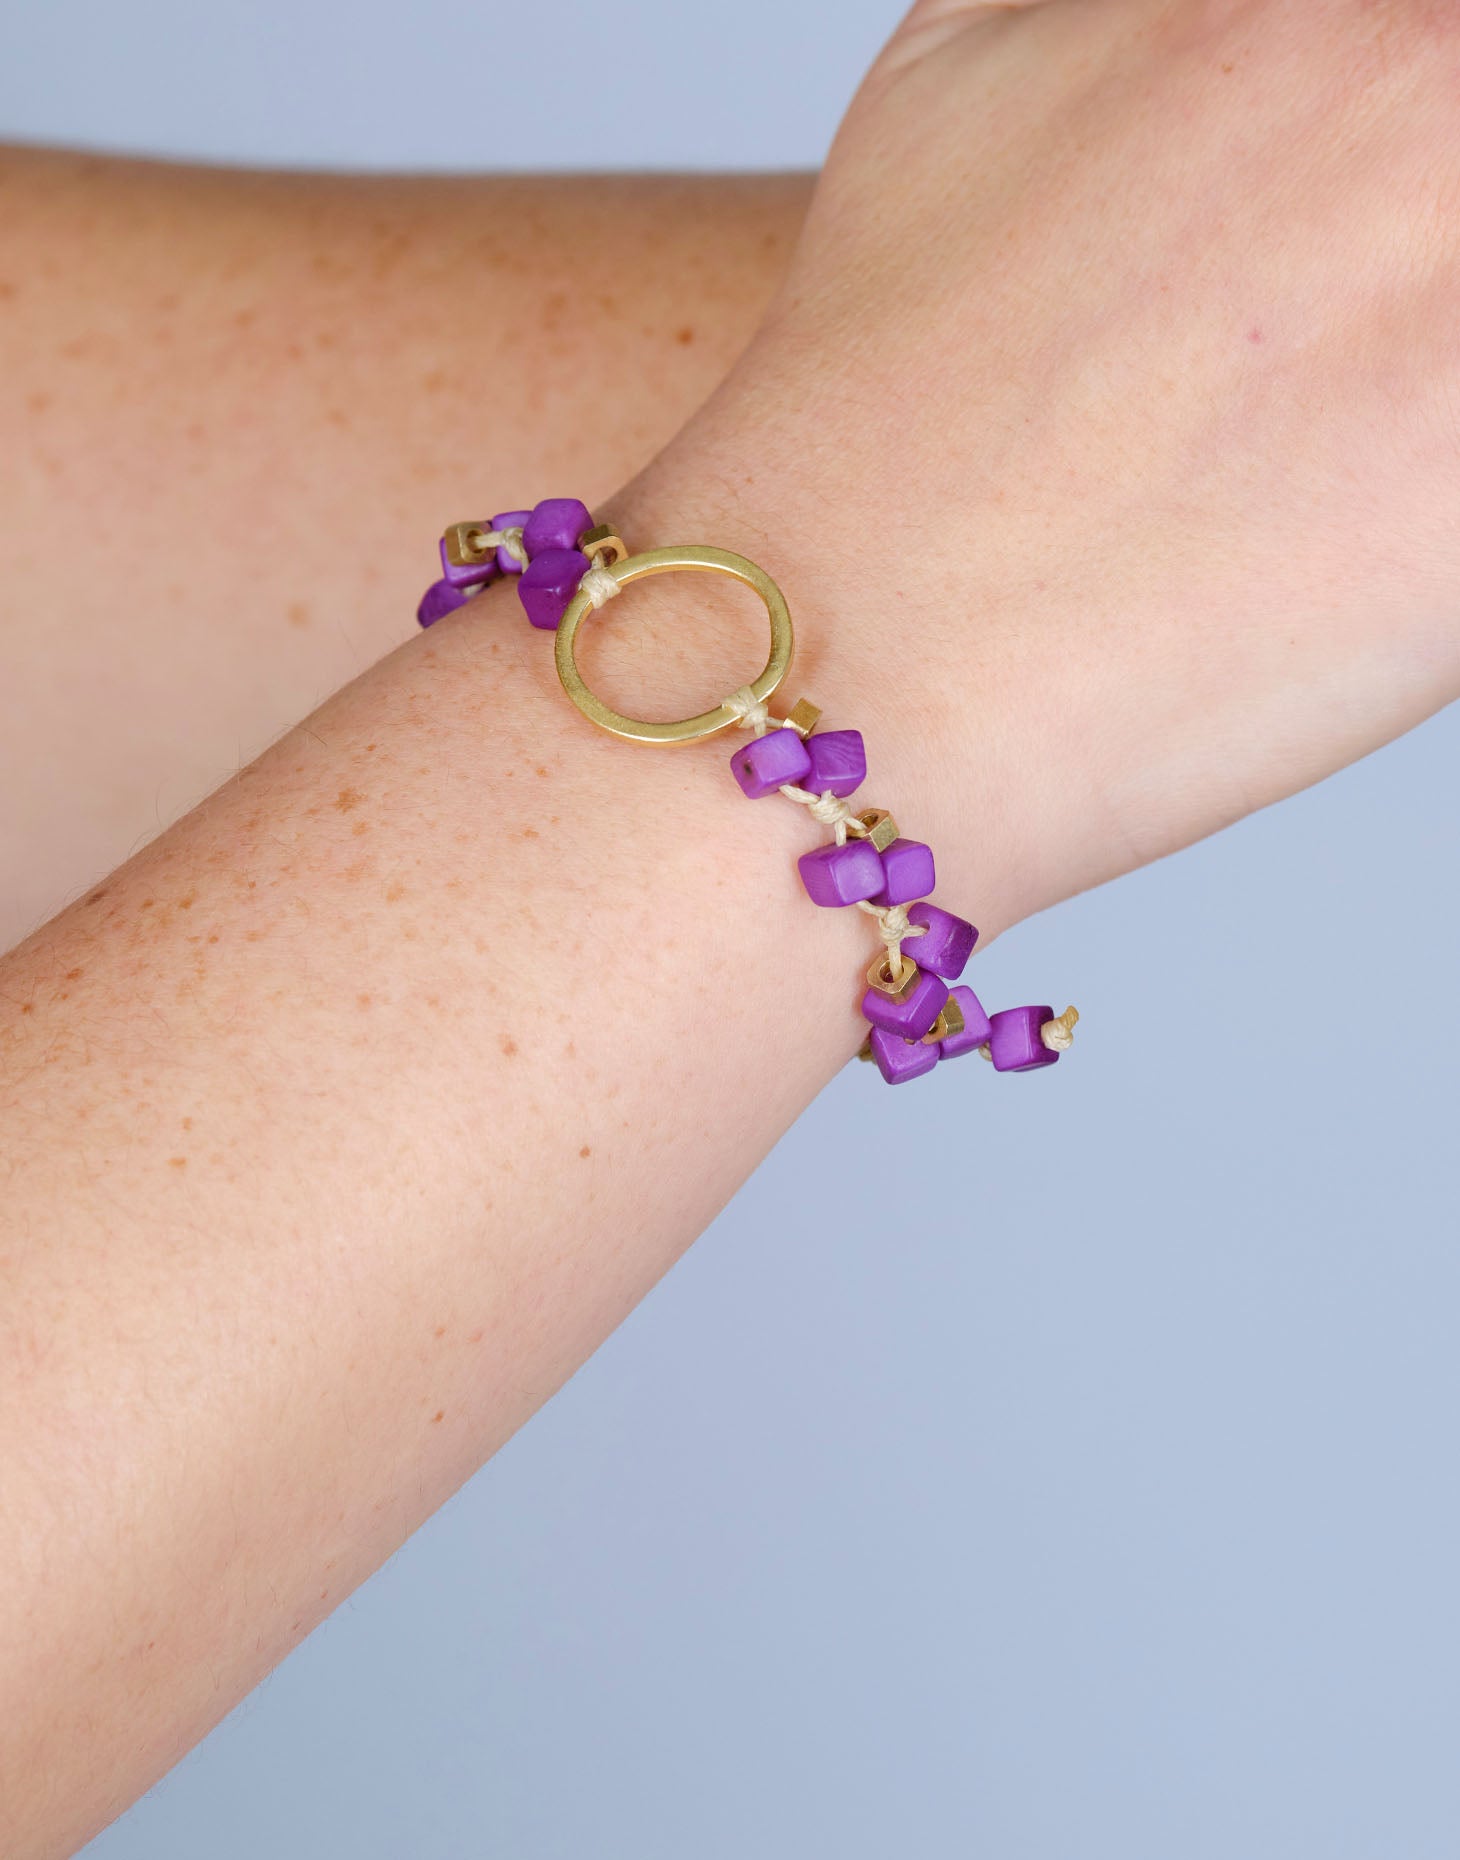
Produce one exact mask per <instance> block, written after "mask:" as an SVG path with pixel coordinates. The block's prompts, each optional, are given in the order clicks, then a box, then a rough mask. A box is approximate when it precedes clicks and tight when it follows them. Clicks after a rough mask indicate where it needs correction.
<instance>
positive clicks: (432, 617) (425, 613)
mask: <svg viewBox="0 0 1460 1860" xmlns="http://www.w3.org/2000/svg"><path fill="white" fill-rule="evenodd" d="M475 593H476V589H475V588H453V587H452V585H451V583H450V582H449V581H433V582H432V583H431V585H430V587H429V588H427V590H426V592H425V593H424V594H423V595H422V596H421V604H420V606H419V607H417V609H416V619H417V620H418V621H419V622H420V624H421V625H422V626H434V625H435V624H436V622H437V621H438V620H440V619H441V618H442V616H443V615H445V614H449V613H455V611H456V609H457V608H458V607H465V606H466V604H467V602H468V601H469V600H470V599H471V597H472V596H473V595H474V594H475Z"/></svg>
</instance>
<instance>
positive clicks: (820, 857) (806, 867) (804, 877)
mask: <svg viewBox="0 0 1460 1860" xmlns="http://www.w3.org/2000/svg"><path fill="white" fill-rule="evenodd" d="M796 865H797V867H798V869H799V870H800V873H801V883H802V884H803V885H804V886H805V887H806V895H807V896H808V897H809V898H810V899H811V901H812V903H813V904H827V905H836V904H857V903H859V902H860V901H861V900H862V899H863V898H870V897H871V896H872V895H873V893H874V892H876V891H877V890H878V889H879V888H880V886H881V884H882V857H881V854H880V853H879V852H878V851H877V848H876V847H875V846H874V845H873V844H872V843H871V841H870V840H848V841H847V843H846V845H845V846H818V847H817V849H816V851H815V852H809V853H802V855H801V857H800V858H799V859H798V860H797V861H796Z"/></svg>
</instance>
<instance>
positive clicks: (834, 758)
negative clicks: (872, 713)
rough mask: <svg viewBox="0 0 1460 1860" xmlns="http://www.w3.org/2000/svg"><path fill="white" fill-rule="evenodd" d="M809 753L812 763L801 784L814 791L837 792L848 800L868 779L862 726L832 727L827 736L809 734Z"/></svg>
mask: <svg viewBox="0 0 1460 1860" xmlns="http://www.w3.org/2000/svg"><path fill="white" fill-rule="evenodd" d="M806 753H807V755H808V756H809V757H810V758H811V767H810V770H809V771H808V773H807V776H806V779H805V781H803V782H802V784H801V786H802V787H803V788H808V789H809V790H810V791H811V793H812V794H834V795H837V796H839V797H840V798H841V799H842V800H845V799H846V797H847V796H848V795H849V794H855V792H856V791H857V789H858V788H860V787H861V785H862V783H863V782H864V781H865V780H866V779H867V751H866V748H865V746H864V744H863V742H862V732H861V731H860V730H828V731H827V732H826V734H825V735H824V736H808V737H807V739H806Z"/></svg>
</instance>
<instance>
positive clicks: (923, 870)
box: [872, 840, 933, 961]
mask: <svg viewBox="0 0 1460 1860" xmlns="http://www.w3.org/2000/svg"><path fill="white" fill-rule="evenodd" d="M882 871H883V884H882V889H881V891H879V892H878V893H877V895H876V896H875V897H874V898H873V900H872V902H873V903H874V904H910V903H911V902H912V900H913V899H914V898H925V897H927V895H928V893H929V892H930V891H931V890H932V889H933V849H932V847H931V846H924V844H923V842H922V841H921V840H894V841H893V842H892V844H891V845H890V846H885V847H883V849H882ZM914 960H915V961H916V958H914Z"/></svg>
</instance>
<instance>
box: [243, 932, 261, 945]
mask: <svg viewBox="0 0 1460 1860" xmlns="http://www.w3.org/2000/svg"><path fill="white" fill-rule="evenodd" d="M243 940H244V942H245V943H261V942H262V941H263V940H264V933H263V931H262V930H245V931H244V933H243Z"/></svg>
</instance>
